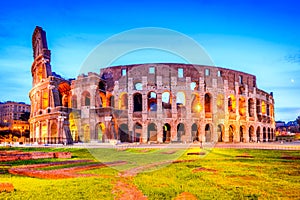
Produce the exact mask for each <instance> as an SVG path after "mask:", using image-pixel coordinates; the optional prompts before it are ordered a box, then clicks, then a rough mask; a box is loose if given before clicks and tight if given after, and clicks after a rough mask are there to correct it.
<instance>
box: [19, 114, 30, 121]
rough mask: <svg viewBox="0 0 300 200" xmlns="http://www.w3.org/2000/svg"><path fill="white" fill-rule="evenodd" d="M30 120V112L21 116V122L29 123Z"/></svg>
mask: <svg viewBox="0 0 300 200" xmlns="http://www.w3.org/2000/svg"><path fill="white" fill-rule="evenodd" d="M29 118H30V112H24V113H23V114H21V117H20V120H22V121H28V120H29Z"/></svg>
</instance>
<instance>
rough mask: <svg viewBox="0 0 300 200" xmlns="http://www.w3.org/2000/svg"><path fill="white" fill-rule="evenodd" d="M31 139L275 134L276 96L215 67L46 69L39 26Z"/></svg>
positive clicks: (267, 137) (253, 138)
mask: <svg viewBox="0 0 300 200" xmlns="http://www.w3.org/2000/svg"><path fill="white" fill-rule="evenodd" d="M32 45H33V55H34V61H33V64H32V67H31V72H32V78H33V82H32V83H33V87H32V89H31V91H30V93H29V96H30V100H31V105H32V106H31V118H30V130H31V131H30V133H31V135H30V137H31V141H32V142H39V143H67V144H72V143H74V142H99V143H106V142H112V141H118V142H136V143H151V142H153V143H171V142H193V141H201V142H208V143H209V142H258V141H260V142H267V141H273V140H274V129H275V121H274V99H273V95H272V93H267V92H265V91H263V90H261V89H259V88H257V83H256V77H255V76H254V75H251V74H247V73H244V72H241V71H235V70H230V69H225V68H221V67H215V66H204V65H193V64H178V63H151V64H134V65H124V66H123V65H122V66H112V67H107V68H103V69H100V73H94V72H89V73H88V74H82V75H79V76H78V77H77V78H76V79H64V78H62V77H61V76H59V75H57V74H56V73H54V72H52V70H51V65H50V61H51V54H50V50H49V49H48V47H47V41H46V33H45V31H44V30H43V29H42V28H40V27H36V29H35V30H34V33H33V37H32Z"/></svg>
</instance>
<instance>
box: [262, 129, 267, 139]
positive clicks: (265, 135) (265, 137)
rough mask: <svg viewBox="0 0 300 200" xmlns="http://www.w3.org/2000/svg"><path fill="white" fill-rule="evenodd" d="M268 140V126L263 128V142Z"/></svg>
mask: <svg viewBox="0 0 300 200" xmlns="http://www.w3.org/2000/svg"><path fill="white" fill-rule="evenodd" d="M266 141H267V133H266V127H264V128H263V142H266Z"/></svg>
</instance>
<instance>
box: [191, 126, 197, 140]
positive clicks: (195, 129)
mask: <svg viewBox="0 0 300 200" xmlns="http://www.w3.org/2000/svg"><path fill="white" fill-rule="evenodd" d="M191 135H192V141H199V133H198V126H197V124H196V123H193V125H192V134H191Z"/></svg>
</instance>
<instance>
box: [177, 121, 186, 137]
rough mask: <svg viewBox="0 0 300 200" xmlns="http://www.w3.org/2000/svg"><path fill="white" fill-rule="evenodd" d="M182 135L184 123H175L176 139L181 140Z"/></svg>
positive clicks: (183, 133)
mask: <svg viewBox="0 0 300 200" xmlns="http://www.w3.org/2000/svg"><path fill="white" fill-rule="evenodd" d="M183 135H185V125H184V123H179V124H178V125H177V141H181V139H182V138H181V137H182V136H183Z"/></svg>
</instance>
